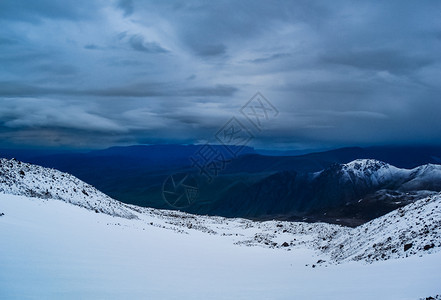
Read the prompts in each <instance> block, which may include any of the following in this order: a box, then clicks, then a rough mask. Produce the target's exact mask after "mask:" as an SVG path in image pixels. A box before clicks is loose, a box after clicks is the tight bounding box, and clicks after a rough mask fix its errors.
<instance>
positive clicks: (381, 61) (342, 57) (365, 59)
mask: <svg viewBox="0 0 441 300" xmlns="http://www.w3.org/2000/svg"><path fill="white" fill-rule="evenodd" d="M321 59H322V61H323V62H324V63H331V64H336V65H345V66H350V67H354V68H359V69H365V70H376V71H389V72H390V73H398V74H399V73H408V72H415V71H418V69H420V68H423V67H425V66H428V65H430V64H432V63H434V62H435V60H434V59H432V58H430V57H425V56H423V55H421V56H419V55H415V54H413V55H406V54H404V53H402V51H396V50H373V49H371V50H361V51H346V52H341V53H334V54H325V55H323V57H322V58H321Z"/></svg>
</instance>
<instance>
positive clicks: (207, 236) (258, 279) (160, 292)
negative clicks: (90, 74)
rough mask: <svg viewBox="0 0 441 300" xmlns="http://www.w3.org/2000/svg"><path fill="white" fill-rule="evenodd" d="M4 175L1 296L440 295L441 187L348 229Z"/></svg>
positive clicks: (55, 175)
mask: <svg viewBox="0 0 441 300" xmlns="http://www.w3.org/2000/svg"><path fill="white" fill-rule="evenodd" d="M20 171H23V173H24V175H23V174H22V173H20ZM0 172H1V173H0V181H1V183H0V191H1V192H0V299H60V298H61V299H420V298H423V299H424V297H429V296H433V297H435V296H436V295H437V294H441V284H440V280H439V270H440V267H441V251H439V249H441V243H440V241H441V231H440V219H441V195H440V194H438V195H435V196H431V197H427V198H425V199H421V200H418V201H417V202H415V203H413V204H410V205H408V206H406V207H403V208H401V209H399V210H396V211H393V212H391V213H389V214H387V215H385V216H383V217H381V218H378V219H375V220H373V221H371V222H369V223H366V224H364V225H362V226H359V227H357V228H353V229H352V228H346V227H342V226H338V225H331V224H324V223H315V224H308V223H302V222H279V221H267V222H252V221H249V220H245V219H227V218H221V217H207V216H196V215H191V214H186V213H181V212H176V211H167V210H156V209H150V208H141V207H137V206H133V205H126V204H123V203H120V202H118V201H116V200H113V199H111V198H109V197H108V196H106V195H104V194H102V193H100V192H98V191H97V190H95V189H94V188H93V187H91V186H90V185H87V184H85V183H83V182H81V181H80V180H79V179H77V178H75V177H73V176H71V175H68V174H65V173H61V172H58V171H56V170H52V169H46V168H42V167H38V166H34V165H29V164H23V163H19V162H17V161H15V160H10V161H8V160H1V165H0ZM51 178H52V179H53V181H51ZM50 186H52V190H54V192H51V193H50V196H48V194H47V193H45V192H46V189H48V188H50ZM83 189H84V190H85V191H86V193H87V195H86V194H84V193H83V192H82V190H83ZM57 192H58V194H57ZM37 197H38V198H37ZM71 197H72V198H71ZM60 200H62V201H60ZM96 212H99V213H96ZM409 244H412V246H411V247H410V248H409V249H408V250H407V251H404V245H409ZM341 245H343V246H341ZM427 246H429V248H428V247H427ZM425 248H428V249H425Z"/></svg>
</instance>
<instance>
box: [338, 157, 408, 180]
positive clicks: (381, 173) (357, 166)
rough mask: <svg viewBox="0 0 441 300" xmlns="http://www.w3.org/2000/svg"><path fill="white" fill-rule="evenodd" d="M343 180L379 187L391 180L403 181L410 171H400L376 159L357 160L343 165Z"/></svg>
mask: <svg viewBox="0 0 441 300" xmlns="http://www.w3.org/2000/svg"><path fill="white" fill-rule="evenodd" d="M340 171H341V173H342V174H341V175H342V180H344V181H351V182H354V183H358V184H359V183H363V184H364V185H365V186H379V185H382V184H384V183H388V182H390V181H391V180H393V181H394V180H401V179H402V178H403V177H405V176H406V175H407V174H409V171H408V170H405V169H399V168H397V167H394V166H392V165H389V164H387V163H385V162H382V161H378V160H375V159H357V160H354V161H351V162H349V163H347V164H343V165H341V169H340Z"/></svg>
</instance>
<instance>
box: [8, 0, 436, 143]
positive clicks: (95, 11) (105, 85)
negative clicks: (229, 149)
mask: <svg viewBox="0 0 441 300" xmlns="http://www.w3.org/2000/svg"><path fill="white" fill-rule="evenodd" d="M440 10H441V3H440V2H437V1H428V2H415V1H387V2H386V1H369V2H355V3H354V2H352V1H346V0H338V1H332V2H330V1H302V0H299V1H271V2H269V1H248V0H245V1H185V2H181V1H179V2H178V1H137V0H114V1H100V0H99V1H85V0H84V1H83V0H79V1H54V0H42V1H20V0H4V1H0V66H1V67H0V139H1V140H2V141H8V142H7V143H9V144H13V143H16V144H26V143H27V144H36V143H41V144H44V143H47V144H50V145H57V144H58V145H63V146H66V145H70V146H79V145H81V147H87V145H91V146H94V145H98V146H100V147H104V146H107V145H112V144H115V143H122V144H125V143H126V144H130V143H138V142H142V141H171V142H180V141H181V142H187V143H188V142H197V141H201V140H209V139H210V138H212V134H213V132H216V131H217V129H218V128H220V127H221V126H222V125H223V124H224V123H225V122H226V121H228V120H229V118H231V117H232V116H237V114H240V113H239V109H240V107H241V106H242V105H243V104H245V103H246V102H247V101H248V100H249V99H250V97H251V96H252V95H254V94H255V93H256V92H257V91H261V92H262V93H263V94H264V95H265V96H266V97H267V98H268V99H269V100H270V101H271V102H272V103H273V105H274V106H276V107H277V108H278V110H279V111H280V114H279V116H278V117H277V119H275V120H273V121H272V123H271V124H269V125H268V126H267V129H266V131H264V132H262V133H261V135H259V138H258V139H255V140H254V141H253V143H255V145H260V146H265V145H271V144H273V145H276V146H277V147H290V146H296V147H297V146H303V147H309V148H310V147H333V146H343V145H358V144H360V145H361V144H363V145H364V144H381V143H410V144H411V143H420V142H425V143H441V119H440V118H439V117H437V112H439V107H440V103H439V101H440V100H439V99H440V97H439V95H441V88H440V87H441V59H440V57H439V53H441V38H440V37H441V35H440V32H441V23H439V22H438V21H437V20H438V19H439V16H438V14H439V13H438V12H439V11H440ZM245 121H246V120H245ZM97 141H99V142H97ZM4 143H6V142H4Z"/></svg>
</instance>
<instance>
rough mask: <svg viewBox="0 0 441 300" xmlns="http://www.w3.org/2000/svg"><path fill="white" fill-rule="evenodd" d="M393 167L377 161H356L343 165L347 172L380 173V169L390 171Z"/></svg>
mask: <svg viewBox="0 0 441 300" xmlns="http://www.w3.org/2000/svg"><path fill="white" fill-rule="evenodd" d="M390 167H391V166H390V165H389V164H387V163H385V162H382V161H379V160H376V159H356V160H353V161H351V162H349V163H347V164H343V169H345V170H346V171H349V170H353V171H360V172H363V171H378V170H380V169H389V168H390Z"/></svg>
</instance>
